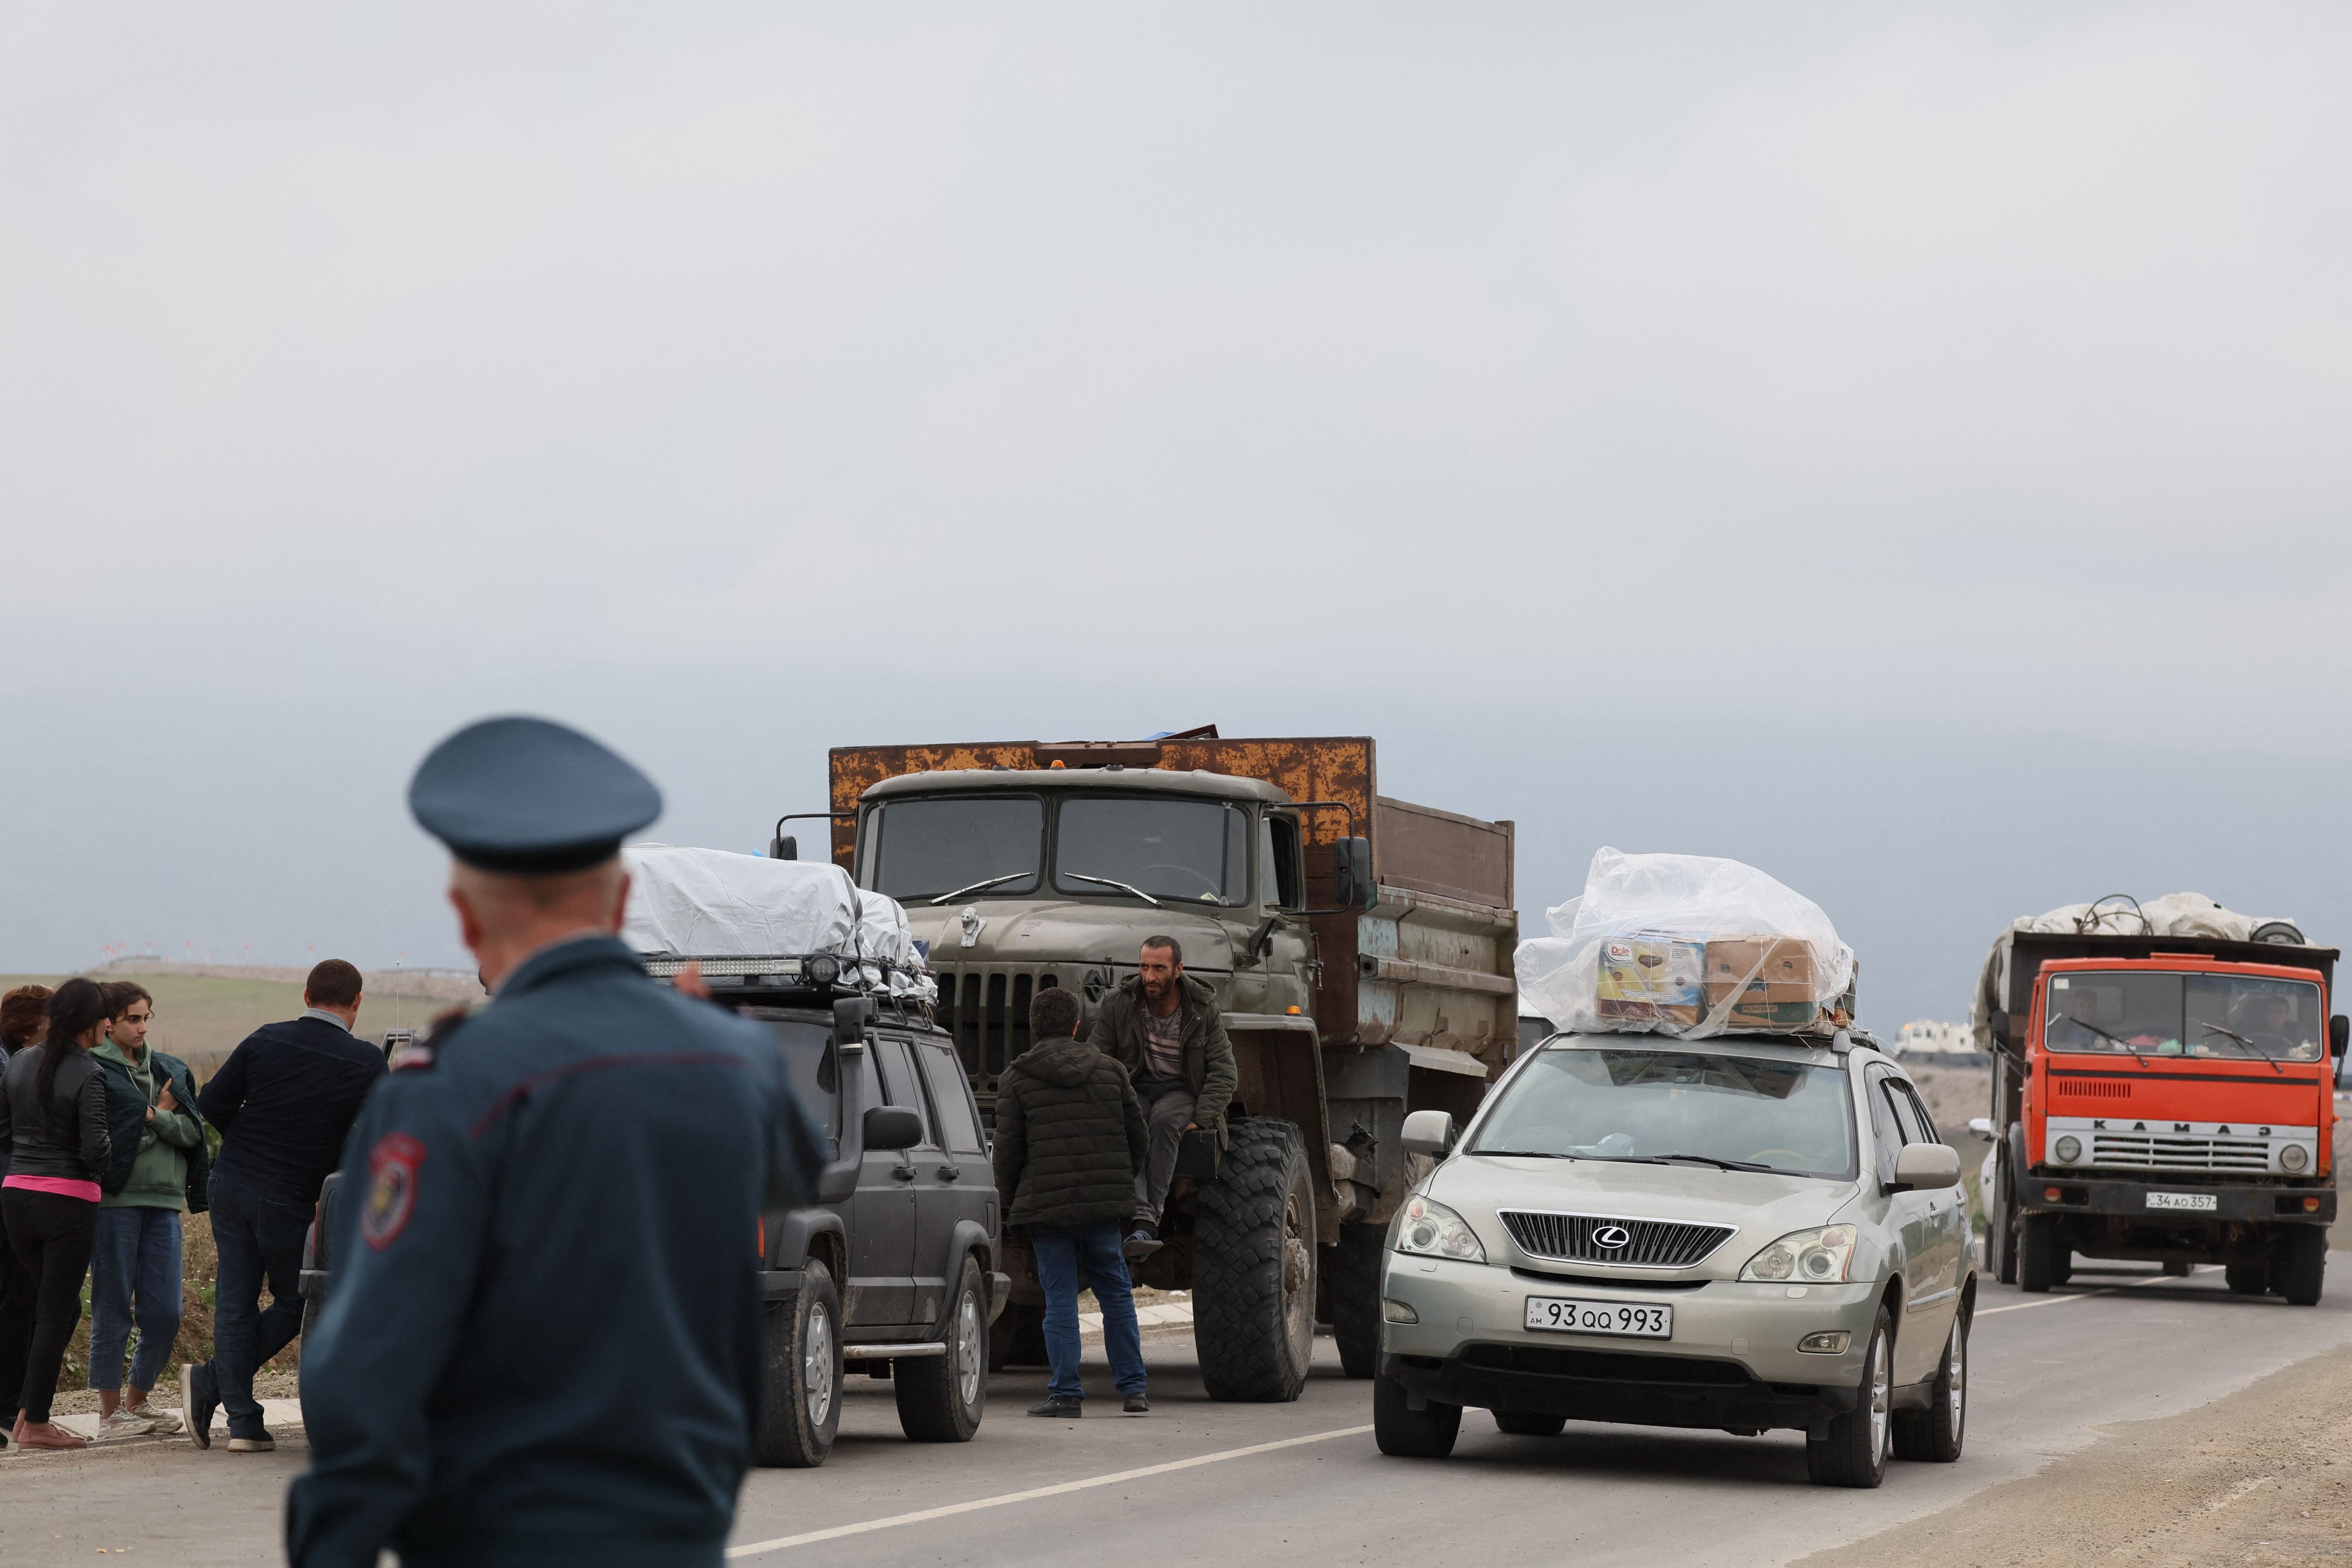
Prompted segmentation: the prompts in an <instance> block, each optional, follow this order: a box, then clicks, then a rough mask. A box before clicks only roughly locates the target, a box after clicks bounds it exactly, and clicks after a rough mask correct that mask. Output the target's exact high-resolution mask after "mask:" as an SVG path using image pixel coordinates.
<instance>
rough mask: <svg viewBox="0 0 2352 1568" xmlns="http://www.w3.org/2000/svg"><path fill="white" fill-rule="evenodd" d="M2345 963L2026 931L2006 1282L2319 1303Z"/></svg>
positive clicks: (1995, 1237)
mask: <svg viewBox="0 0 2352 1568" xmlns="http://www.w3.org/2000/svg"><path fill="white" fill-rule="evenodd" d="M2085 949H2089V950H2091V951H2088V952H2086V951H2084V950H2085ZM2335 960H2336V952H2335V951H2334V950H2333V949H2329V948H2314V947H2305V946H2283V945H2277V944H2272V943H2252V942H2221V941H2216V940H2209V939H2190V938H2179V937H2132V938H2125V937H2115V936H2097V935H2094V936H2082V935H2053V934H2046V933H2044V934H2033V935H2028V934H2025V933H2020V934H2019V935H2018V936H2017V937H2016V938H2015V939H2014V946H2013V948H2012V951H2011V955H2010V962H2011V975H2010V987H2009V991H2010V994H2012V995H2016V996H2018V997H2019V999H2020V1000H2021V1001H2023V1002H2024V1003H2025V1004H2026V1005H2025V1007H2024V1008H2023V1010H2022V1016H2021V1017H2020V1016H2018V1015H2013V1014H1997V1015H1995V1017H1994V1024H1993V1035H1994V1046H1995V1049H1996V1051H1997V1053H1998V1058H1997V1062H1996V1074H1995V1090H1994V1112H1995V1115H1994V1122H1995V1126H1996V1130H1997V1131H1998V1133H1999V1134H2000V1146H1999V1148H1998V1149H1997V1152H1996V1162H1997V1174H1996V1179H1995V1182H1994V1186H1993V1192H1992V1193H1991V1194H1988V1205H1987V1206H1988V1215H1987V1227H1988V1237H1989V1240H1990V1244H1991V1247H1992V1250H1993V1252H1994V1255H1995V1256H1994V1258H1992V1259H1991V1261H1993V1262H1995V1263H1996V1264H1997V1265H1998V1267H1999V1268H2000V1277H2001V1278H2002V1279H2004V1280H2011V1279H2013V1280H2014V1281H2015V1282H2016V1283H2017V1284H2019V1285H2021V1286H2022V1287H2023V1288H2024V1289H2027V1290H2047V1289H2049V1288H2050V1287H2051V1286H2053V1285H2055V1284H2063V1283H2064V1282H2065V1280H2066V1279H2067V1278H2068V1276H2069V1274H2070V1273H2071V1271H2072V1267H2073V1260H2074V1256H2075V1255H2076V1254H2081V1255H2083V1256H2084V1257H2088V1258H2136V1259H2141V1260H2147V1261H2156V1262H2160V1263H2163V1264H2165V1265H2166V1266H2167V1268H2168V1270H2169V1271H2172V1272H2180V1273H2186V1272H2187V1271H2188V1270H2189V1268H2191V1267H2193V1266H2194V1265H2196V1264H2200V1263H2219V1264H2221V1265H2223V1266H2224V1268H2225V1269H2226V1271H2227V1278H2228V1280H2229V1284H2230V1288H2231V1289H2233V1290H2237V1291H2239V1292H2241V1293H2243V1294H2263V1293H2268V1292H2275V1293H2277V1294H2279V1295H2283V1296H2284V1297H2285V1298H2286V1299H2287V1300H2290V1301H2293V1302H2296V1303H2299V1304H2305V1305H2308V1304H2311V1303H2314V1302H2316V1301H2317V1300H2319V1294H2320V1286H2321V1277H2322V1274H2323V1272H2324V1270H2325V1268H2326V1252H2327V1226H2329V1225H2330V1224H2331V1223H2332V1222H2333V1221H2334V1220H2335V1218H2336V1173H2335V1170H2334V1165H2333V1161H2332V1159H2331V1152H2332V1147H2333V1140H2334V1132H2335V1079H2336V1063H2337V1061H2338V1059H2339V1058H2341V1057H2342V1055H2343V1052H2344V1040H2345V1032H2346V1024H2345V1020H2344V1019H2342V1018H2340V1017H2338V1018H2332V1019H2331V1017H2330V1015H2329V1013H2328V992H2329V988H2330V983H2331V980H2332V978H2333V971H2334V964H2335Z"/></svg>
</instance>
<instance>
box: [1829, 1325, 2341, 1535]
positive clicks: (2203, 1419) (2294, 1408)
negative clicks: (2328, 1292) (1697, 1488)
mask: <svg viewBox="0 0 2352 1568" xmlns="http://www.w3.org/2000/svg"><path fill="white" fill-rule="evenodd" d="M1960 1462H1961V1463H1962V1464H1966V1463H1968V1460H1967V1459H1966V1458H1962V1459H1961V1461H1960ZM2336 1557H2352V1346H2344V1347H2341V1348H2339V1349H2336V1350H2334V1351H2330V1352H2328V1353H2326V1355H2322V1356H2315V1357H2314V1358H2313V1359H2311V1360H2310V1361H2306V1362H2302V1363H2297V1364H2296V1365H2294V1366H2291V1367H2287V1368H2285V1369H2284V1370H2282V1371H2280V1372H2276V1373H2272V1374H2271V1375H2270V1376H2268V1377H2266V1378H2263V1379H2262V1380H2261V1381H2260V1382H2257V1383H2255V1384H2251V1385H2250V1386H2248V1387H2247V1388H2245V1389H2243V1390H2242V1391H2241V1392H2239V1393H2237V1394H2231V1395H2230V1396H2229V1397H2228V1398H2226V1399H2219V1400H2216V1401H2214V1402H2213V1403H2212V1404H2210V1405H2205V1406H2203V1407H2201V1408H2200V1409H2196V1410H2190V1411H2187V1412H2184V1413H2183V1414H2181V1415H2169V1416H2166V1417H2164V1418H2163V1419H2161V1420H2157V1421H2128V1422H2122V1423H2118V1424H2117V1425H2116V1426H2109V1427H2107V1428H2105V1436H2102V1437H2101V1438H2100V1440H2099V1441H2098V1442H2097V1443H2096V1444H2095V1445H2094V1446H2093V1447H2089V1448H2086V1449H2084V1450H2083V1451H2082V1452H2081V1453H2078V1454H2072V1455H2069V1456H2067V1457H2066V1458H2062V1459H2059V1460H2056V1461H2055V1462H2053V1464H2052V1465H2051V1466H2050V1467H2049V1468H2047V1469H2044V1470H2042V1472H2041V1473H2040V1474H2039V1475H2034V1476H2030V1477H2027V1478H2026V1479H2022V1480H2016V1481H2011V1482H2010V1483H2008V1484H2007V1485H2005V1486H1999V1487H1995V1488H1993V1489H1991V1490H1990V1491H1987V1492H1983V1493H1980V1494H1979V1495H1978V1496H1976V1497H1973V1498H1970V1499H1969V1500H1968V1501H1966V1502H1964V1503H1960V1504H1958V1505H1956V1506H1954V1507H1952V1508H1949V1509H1947V1510H1944V1511H1943V1512H1941V1513H1937V1514H1931V1515H1929V1516H1928V1517H1927V1518H1926V1519H1921V1520H1915V1521H1912V1522H1911V1523H1909V1524H1905V1525H1898V1526H1896V1527H1895V1529H1893V1530H1889V1531H1884V1532H1882V1533H1880V1534H1877V1535H1874V1536H1872V1537H1870V1538H1869V1539H1868V1540H1866V1541H1858V1542H1853V1544H1852V1545H1850V1546H1842V1547H1839V1548H1837V1549H1836V1550H1834V1551H1831V1552H1816V1553H1815V1554H1813V1555H1812V1556H1811V1557H1806V1558H1802V1559H1800V1560H1799V1563H1798V1564H1796V1565H1794V1568H1878V1565H1879V1564H1882V1563H1947V1564H1950V1565H1951V1568H2076V1565H2077V1564H2081V1563H2113V1564H2116V1568H2221V1565H2222V1564H2228V1565H2230V1568H2273V1565H2274V1564H2285V1563H2309V1562H2310V1561H2312V1560H2313V1559H2314V1558H2336Z"/></svg>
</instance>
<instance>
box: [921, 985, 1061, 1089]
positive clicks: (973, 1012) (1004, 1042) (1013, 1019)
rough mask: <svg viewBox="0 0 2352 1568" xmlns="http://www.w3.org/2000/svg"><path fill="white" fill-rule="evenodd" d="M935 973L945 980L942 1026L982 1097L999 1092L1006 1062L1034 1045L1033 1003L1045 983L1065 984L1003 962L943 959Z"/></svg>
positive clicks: (941, 990)
mask: <svg viewBox="0 0 2352 1568" xmlns="http://www.w3.org/2000/svg"><path fill="white" fill-rule="evenodd" d="M931 972H932V973H933V974H935V975H937V976H938V978H939V983H940V1005H939V1007H938V1009H937V1012H936V1016H937V1018H938V1020H939V1024H940V1027H941V1028H943V1029H945V1030H946V1031H947V1032H948V1033H949V1034H950V1035H952V1036H953V1037H955V1043H956V1055H957V1056H959V1057H961V1058H962V1059H963V1070H964V1072H965V1073H966V1074H967V1075H968V1076H969V1077H970V1078H971V1087H972V1090H973V1092H974V1093H976V1094H978V1095H979V1096H980V1097H981V1099H982V1100H990V1099H992V1097H993V1096H994V1095H995V1093H996V1080H997V1079H998V1078H999V1077H1001V1076H1002V1075H1003V1071H1004V1068H1005V1066H1006V1064H1008V1063H1010V1062H1011V1061H1012V1060H1013V1058H1015V1057H1017V1056H1019V1055H1020V1054H1021V1053H1022V1052H1023V1051H1025V1050H1027V1049H1028V1048H1029V1003H1030V1001H1031V1000H1032V999H1033V998H1034V996H1035V995H1036V994H1037V993H1038V991H1039V990H1041V989H1043V988H1044V987H1045V986H1049V985H1055V984H1060V976H1059V975H1058V974H1057V973H1055V972H1054V971H1052V970H1045V971H1043V972H1040V971H1036V970H1029V969H1021V968H1016V967H1013V966H1012V965H1009V964H998V963H969V964H967V963H940V962H938V961H937V960H934V961H933V962H932V964H931Z"/></svg>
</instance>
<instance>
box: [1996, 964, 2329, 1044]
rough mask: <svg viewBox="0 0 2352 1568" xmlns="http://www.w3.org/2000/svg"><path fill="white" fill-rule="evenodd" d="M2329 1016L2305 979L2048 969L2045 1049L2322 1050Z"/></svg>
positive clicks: (2313, 986)
mask: <svg viewBox="0 0 2352 1568" xmlns="http://www.w3.org/2000/svg"><path fill="white" fill-rule="evenodd" d="M2326 1038H2327V1019H2326V1015H2325V1013H2324V1012H2323V1010H2322V1008H2321V1006H2320V1001H2319V987H2318V986H2316V985H2315V984H2312V983H2311V982H2309V981H2307V980H2268V979H2262V978H2258V977H2256V976H2253V975H2241V974H2195V973H2183V972H2180V971H2177V970H2176V971H2171V972H2166V971H2162V970H2113V971H2097V970H2093V971H2077V972H2074V973H2068V974H2053V975H2052V976H2051V977H2050V992H2049V1022H2048V1023H2047V1024H2046V1025H2045V1026H2043V1028H2042V1048H2043V1049H2044V1050H2050V1051H2064V1052H2068V1053H2078V1052H2079V1053H2082V1054H2084V1055H2098V1056H2127V1057H2139V1058H2147V1057H2238V1058H2262V1059H2266V1060H2271V1061H2288V1062H2311V1061H2317V1060H2318V1059H2319V1056H2320V1052H2321V1051H2322V1050H2323V1049H2324V1048H2325V1047H2324V1046H2323V1045H2322V1042H2323V1041H2325V1040H2326Z"/></svg>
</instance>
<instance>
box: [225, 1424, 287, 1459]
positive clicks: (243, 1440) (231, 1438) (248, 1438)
mask: <svg viewBox="0 0 2352 1568" xmlns="http://www.w3.org/2000/svg"><path fill="white" fill-rule="evenodd" d="M275 1447H278V1439H277V1438H275V1437H273V1436H270V1435H269V1434H268V1432H267V1431H265V1430H263V1429H262V1428H261V1427H258V1426H256V1427H255V1428H254V1429H253V1430H252V1431H251V1432H249V1433H247V1434H245V1435H243V1436H239V1435H238V1434H236V1433H235V1432H232V1433H230V1434H229V1435H228V1451H229V1452H230V1453H232V1454H267V1453H268V1452H269V1451H270V1450H271V1449H273V1448H275Z"/></svg>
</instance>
